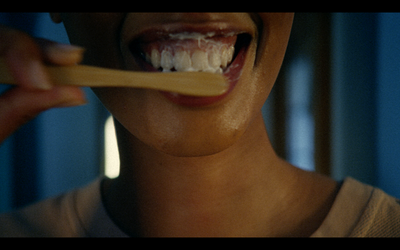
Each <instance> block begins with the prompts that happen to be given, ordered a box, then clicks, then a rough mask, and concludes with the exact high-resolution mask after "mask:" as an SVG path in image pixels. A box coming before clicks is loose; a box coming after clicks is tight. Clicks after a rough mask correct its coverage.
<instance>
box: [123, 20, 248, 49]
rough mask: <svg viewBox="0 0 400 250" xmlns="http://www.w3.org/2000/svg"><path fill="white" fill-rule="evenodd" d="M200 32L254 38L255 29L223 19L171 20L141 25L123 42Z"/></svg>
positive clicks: (145, 41) (146, 40)
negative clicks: (242, 35) (245, 34)
mask: <svg viewBox="0 0 400 250" xmlns="http://www.w3.org/2000/svg"><path fill="white" fill-rule="evenodd" d="M183 32H186V33H200V34H207V33H210V32H213V33H215V36H224V35H238V34H242V33H247V34H249V35H251V36H252V38H255V36H256V30H254V29H253V28H252V27H246V26H245V25H241V24H240V23H234V24H233V23H229V22H224V21H215V22H213V21H210V22H204V23H189V22H185V21H182V22H172V23H166V24H161V25H150V26H148V27H143V28H142V29H140V30H138V31H136V32H133V33H132V34H126V36H125V37H123V40H125V41H123V42H124V43H125V44H129V43H131V42H132V41H137V40H140V42H144V43H147V42H152V41H156V40H163V39H168V38H170V37H169V35H170V34H179V33H183Z"/></svg>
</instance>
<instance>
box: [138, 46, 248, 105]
mask: <svg viewBox="0 0 400 250" xmlns="http://www.w3.org/2000/svg"><path fill="white" fill-rule="evenodd" d="M246 54H247V46H244V47H242V48H241V50H240V51H239V52H238V54H237V55H236V57H235V60H234V61H233V62H232V63H231V64H230V66H229V67H228V68H227V69H226V70H225V71H224V73H223V75H224V77H225V78H226V79H227V82H228V84H229V88H228V90H227V91H226V92H225V93H224V94H222V95H219V96H211V97H199V96H188V95H181V94H178V93H171V92H166V91H159V92H160V93H161V94H162V95H163V96H164V97H166V98H167V99H168V100H169V101H171V102H172V103H174V104H177V105H180V106H186V107H204V106H210V105H213V104H215V103H218V102H220V101H222V100H223V99H225V98H226V97H227V96H228V95H229V94H230V93H231V92H232V90H233V89H234V88H235V86H236V84H237V83H238V81H239V78H240V76H241V74H242V69H243V65H244V62H245V59H246ZM140 65H141V66H142V68H143V69H144V70H146V71H156V69H155V68H153V67H152V66H150V65H149V64H147V63H143V62H142V63H140Z"/></svg>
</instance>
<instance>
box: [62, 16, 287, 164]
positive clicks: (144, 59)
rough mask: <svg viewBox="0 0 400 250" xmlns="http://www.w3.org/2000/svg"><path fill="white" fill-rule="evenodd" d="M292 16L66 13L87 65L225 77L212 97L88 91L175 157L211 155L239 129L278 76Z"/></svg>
mask: <svg viewBox="0 0 400 250" xmlns="http://www.w3.org/2000/svg"><path fill="white" fill-rule="evenodd" d="M291 21H292V16H291V15H288V14H282V13H280V14H246V13H239V14H230V13H222V14H219V13H210V14H207V13H194V14H193V13H192V14H189V13H181V14H179V13H176V14H171V13H159V14H158V13H149V14H146V13H137V14H135V13H129V14H123V15H119V16H118V17H117V16H113V15H109V16H104V14H94V13H92V14H86V15H83V14H79V15H78V14H76V15H75V16H72V15H69V16H65V18H64V23H65V26H66V28H67V31H68V33H69V36H70V38H71V42H72V43H75V44H79V45H81V46H84V47H86V48H87V53H86V55H85V63H87V64H92V65H97V66H103V67H112V68H121V69H124V70H132V71H151V72H154V73H155V74H162V71H164V72H165V71H167V72H170V71H207V72H213V73H216V74H224V76H225V77H226V78H227V79H228V83H229V90H228V92H227V93H226V94H224V95H221V96H217V97H212V98H209V97H191V96H183V95H179V94H176V93H166V92H161V91H157V90H145V89H135V88H98V89H93V90H94V92H95V93H96V95H97V96H98V97H99V98H100V100H101V101H102V102H103V104H104V105H105V106H106V107H107V109H108V110H109V111H110V112H111V113H112V114H113V116H114V117H115V118H116V119H117V120H118V121H119V123H121V124H122V125H123V126H124V127H125V128H126V130H127V131H129V132H130V133H131V134H132V135H133V136H135V137H136V138H138V139H139V140H141V141H142V142H144V143H145V144H147V145H149V146H151V147H153V148H155V149H157V150H160V151H162V152H164V153H167V154H171V155H174V156H203V155H210V154H215V153H217V152H221V151H223V150H224V149H226V148H228V147H230V146H231V145H233V144H234V143H235V142H236V141H237V140H238V139H239V138H240V137H241V136H242V135H243V134H244V132H245V131H246V130H247V129H248V127H249V124H250V123H251V122H252V121H253V119H254V118H255V117H256V116H257V115H258V114H259V112H260V110H261V107H262V105H263V103H264V102H265V100H266V98H267V96H268V94H269V92H270V90H271V88H272V86H273V84H274V82H275V79H276V77H277V75H278V72H279V69H280V65H281V62H282V60H283V57H284V54H285V50H286V44H287V41H288V38H289V33H290V27H291ZM157 71H160V72H157Z"/></svg>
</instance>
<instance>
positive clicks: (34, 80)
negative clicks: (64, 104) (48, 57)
mask: <svg viewBox="0 0 400 250" xmlns="http://www.w3.org/2000/svg"><path fill="white" fill-rule="evenodd" d="M0 56H3V57H4V59H5V62H6V64H7V66H8V69H9V71H10V73H11V75H12V76H13V77H14V79H15V82H16V83H17V84H18V85H20V86H24V87H30V88H39V89H50V88H51V87H52V86H51V83H50V82H49V79H48V77H47V74H46V73H45V71H44V68H43V63H42V62H43V57H42V52H41V50H40V47H39V46H38V45H37V44H36V42H35V41H34V39H33V38H31V37H30V36H29V35H27V34H25V33H23V32H21V31H17V30H12V29H9V28H6V27H4V26H0Z"/></svg>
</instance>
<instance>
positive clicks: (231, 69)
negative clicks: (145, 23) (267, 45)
mask: <svg viewBox="0 0 400 250" xmlns="http://www.w3.org/2000/svg"><path fill="white" fill-rule="evenodd" d="M250 41H251V35H249V34H247V33H235V32H230V33H229V32H227V33H220V34H216V33H215V32H208V33H197V32H191V33H189V32H182V33H174V34H163V35H162V36H154V37H151V36H150V37H141V38H138V39H135V40H134V41H132V42H131V43H130V45H129V49H130V51H131V53H132V55H133V56H134V58H135V61H136V63H137V64H138V65H139V66H140V67H141V68H142V70H144V71H149V72H173V71H178V72H212V73H216V74H223V75H224V76H225V78H226V79H227V81H228V83H229V89H228V91H227V92H226V93H224V94H223V95H221V96H216V97H193V96H184V95H180V94H177V93H169V92H163V94H164V96H166V97H167V98H168V99H169V100H171V101H173V102H174V103H177V104H180V105H185V106H204V105H209V104H212V103H214V102H217V101H219V100H221V99H223V98H224V97H225V96H227V95H228V94H229V93H230V92H231V91H232V90H233V88H234V87H235V85H236V83H237V82H238V80H239V78H240V75H241V71H242V68H243V65H244V61H245V56H246V52H247V48H248V47H249V45H250Z"/></svg>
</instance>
